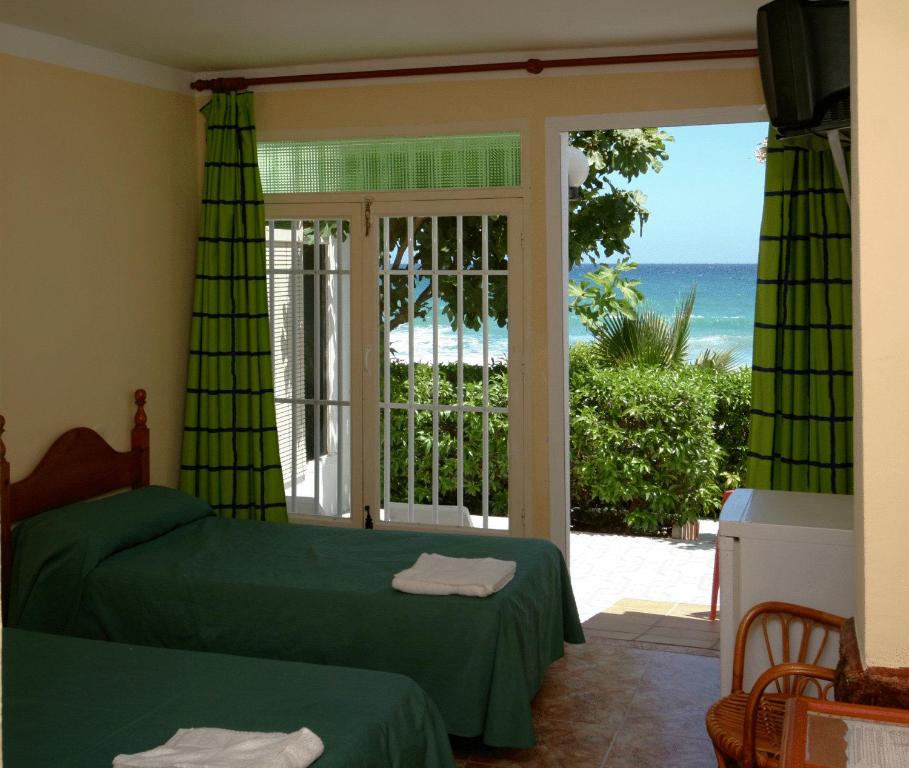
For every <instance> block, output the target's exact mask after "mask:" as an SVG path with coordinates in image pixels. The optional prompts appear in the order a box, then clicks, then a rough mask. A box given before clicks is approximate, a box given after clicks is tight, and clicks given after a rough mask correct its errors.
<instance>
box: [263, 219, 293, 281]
mask: <svg viewBox="0 0 909 768" xmlns="http://www.w3.org/2000/svg"><path fill="white" fill-rule="evenodd" d="M267 229H268V232H267V234H266V236H265V241H266V243H267V244H268V246H269V248H270V249H271V254H270V255H271V256H272V258H273V259H274V269H290V262H291V258H290V254H291V245H290V236H291V232H290V229H291V222H289V221H272V222H269V225H268V227H267Z"/></svg>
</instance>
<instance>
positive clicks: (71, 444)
mask: <svg viewBox="0 0 909 768" xmlns="http://www.w3.org/2000/svg"><path fill="white" fill-rule="evenodd" d="M147 421H148V419H147V417H146V415H145V390H144V389H137V390H136V415H135V418H134V419H133V429H132V444H131V447H130V449H129V450H128V451H115V450H114V449H113V448H111V447H110V445H108V443H107V441H106V440H105V439H104V438H103V437H101V435H99V434H98V433H97V432H95V431H94V430H93V429H88V428H87V427H76V428H75V429H70V430H69V431H67V432H64V433H63V434H62V435H60V437H58V438H57V439H56V440H55V441H54V444H53V445H52V446H51V447H50V448H49V449H48V451H47V453H45V454H44V456H43V458H42V459H41V461H39V462H38V465H37V466H36V467H35V468H34V469H33V470H32V472H31V474H29V475H28V476H27V477H25V478H23V479H22V480H19V481H17V482H15V483H11V482H10V481H9V476H10V473H9V462H8V461H7V460H6V446H5V445H4V444H3V432H4V429H5V427H6V420H5V419H4V418H3V417H2V416H0V547H2V594H3V623H4V624H6V616H7V609H8V599H9V586H10V584H9V582H10V575H11V567H12V551H11V550H10V532H11V530H12V526H13V523H16V522H19V521H20V520H25V519H26V518H29V517H32V516H33V515H37V514H40V513H41V512H44V511H46V510H48V509H54V508H56V507H62V506H65V505H66V504H74V503H75V502H77V501H84V500H85V499H90V498H93V497H94V496H100V495H102V494H104V493H109V492H111V491H116V490H119V489H120V488H127V487H132V488H141V487H142V486H145V485H148V482H149V480H148V475H149V462H148V445H149V443H148V426H146V423H147Z"/></svg>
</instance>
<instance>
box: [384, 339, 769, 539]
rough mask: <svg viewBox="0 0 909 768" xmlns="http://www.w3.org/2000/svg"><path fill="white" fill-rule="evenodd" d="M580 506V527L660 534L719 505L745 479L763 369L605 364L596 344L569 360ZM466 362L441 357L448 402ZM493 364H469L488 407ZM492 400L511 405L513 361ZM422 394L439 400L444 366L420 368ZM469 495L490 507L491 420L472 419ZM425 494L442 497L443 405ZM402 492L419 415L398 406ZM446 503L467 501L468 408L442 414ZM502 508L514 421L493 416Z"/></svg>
mask: <svg viewBox="0 0 909 768" xmlns="http://www.w3.org/2000/svg"><path fill="white" fill-rule="evenodd" d="M569 365H570V367H569V379H570V418H571V425H570V426H571V506H572V521H573V523H574V524H575V525H576V526H584V527H594V528H596V527H604V526H608V527H615V525H616V523H618V524H619V526H620V527H624V528H626V529H628V530H631V531H636V532H644V533H651V532H656V531H658V530H659V529H661V528H663V527H665V526H668V525H671V524H673V523H677V522H685V521H688V520H694V519H697V518H699V517H701V518H703V517H709V516H712V515H714V514H715V513H716V512H718V510H719V505H720V498H721V497H722V490H723V489H724V488H728V487H735V485H736V484H737V483H738V482H739V480H740V477H741V474H742V471H743V467H744V460H745V451H746V447H747V443H748V426H749V408H750V399H751V398H750V389H751V372H750V370H748V369H741V370H738V371H735V372H732V373H728V372H725V373H724V372H719V371H713V370H707V369H702V368H697V367H695V366H690V365H686V366H680V367H676V368H645V367H641V368H638V367H631V366H622V367H614V368H603V367H602V366H600V365H599V364H598V363H597V362H596V360H595V359H594V355H593V350H592V345H590V344H583V343H581V344H575V345H573V346H572V347H571V352H570V358H569ZM391 370H392V377H391V378H392V397H393V400H394V401H396V402H407V399H408V398H407V394H408V386H409V382H408V379H407V367H406V366H405V365H403V364H393V365H392V369H391ZM456 377H457V367H456V366H455V365H453V364H451V365H440V366H439V388H440V402H442V403H446V402H448V403H451V402H454V399H455V393H456V383H457V378H456ZM481 377H482V368H481V367H480V366H471V365H465V366H464V379H465V400H466V402H467V403H468V404H471V405H479V404H481V397H482V380H481ZM489 382H490V403H491V404H492V405H497V406H505V405H507V398H508V381H507V372H506V369H505V367H504V366H502V365H495V366H492V367H491V368H490V374H489ZM414 396H415V400H416V401H417V402H422V403H428V402H432V367H431V366H429V365H423V364H417V365H415V366H414ZM464 424H465V430H464V482H465V495H464V503H465V505H466V506H467V507H468V508H469V509H470V510H471V512H472V513H474V514H479V512H480V510H481V509H482V503H481V482H482V464H481V461H482V419H481V417H480V416H479V415H477V414H465V417H464ZM414 426H415V445H414V459H415V472H414V490H415V497H414V502H415V503H424V504H429V503H432V451H433V440H432V413H431V412H430V411H421V412H418V413H417V414H416V417H415V424H414ZM391 434H392V465H391V485H392V488H391V491H392V498H393V499H394V500H395V501H399V500H406V499H407V482H408V478H407V415H406V412H405V411H403V410H396V411H393V412H392V433H391ZM438 450H439V503H440V504H455V503H456V502H457V498H456V488H457V486H456V482H457V461H456V459H457V416H456V415H455V414H454V413H453V412H451V411H442V412H441V413H440V415H439V441H438ZM489 457H490V468H489V481H490V501H489V509H490V514H500V515H501V514H507V508H508V418H507V416H505V415H504V414H501V415H500V414H493V415H490V417H489Z"/></svg>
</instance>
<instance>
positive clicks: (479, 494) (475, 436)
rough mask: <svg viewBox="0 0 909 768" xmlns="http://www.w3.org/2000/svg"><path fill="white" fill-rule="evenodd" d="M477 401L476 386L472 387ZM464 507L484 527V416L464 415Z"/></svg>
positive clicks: (472, 522)
mask: <svg viewBox="0 0 909 768" xmlns="http://www.w3.org/2000/svg"><path fill="white" fill-rule="evenodd" d="M470 389H471V391H472V393H473V396H472V398H471V399H473V400H476V399H478V398H477V395H476V393H477V390H478V389H479V388H478V387H476V386H471V388H470ZM464 506H465V507H466V508H467V510H468V513H469V514H470V516H471V517H470V519H471V524H472V525H473V527H475V528H482V527H483V415H482V414H480V413H465V414H464Z"/></svg>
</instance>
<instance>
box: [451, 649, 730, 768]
mask: <svg viewBox="0 0 909 768" xmlns="http://www.w3.org/2000/svg"><path fill="white" fill-rule="evenodd" d="M621 643H622V641H608V640H605V639H601V640H598V641H595V642H589V643H586V644H584V645H577V646H571V645H568V646H566V648H565V657H564V658H562V659H560V660H559V661H557V662H556V663H555V664H553V665H552V666H551V667H550V669H549V671H548V672H547V674H546V679H545V681H544V683H543V686H542V687H541V689H540V692H539V693H538V694H537V697H536V699H535V700H534V704H533V714H534V727H535V730H536V733H537V742H538V743H537V746H536V747H533V748H532V749H493V748H489V747H485V746H483V745H482V744H480V743H479V742H478V741H477V740H471V741H468V740H456V741H454V747H455V757H456V760H457V761H459V762H458V763H457V764H458V766H459V767H460V766H464V767H465V768H480V766H483V767H484V768H489V767H491V766H499V767H500V768H507V767H511V766H530V767H532V768H533V767H538V768H561V767H562V766H564V768H588V767H589V768H650V767H651V766H654V767H655V766H661V768H704V767H705V766H706V767H707V768H709V767H710V766H712V765H713V764H714V758H713V752H712V747H711V745H710V740H709V739H708V737H707V733H706V731H705V729H704V715H705V713H706V711H707V708H708V706H709V705H710V704H711V703H713V701H714V700H715V699H716V698H717V697H718V696H719V686H720V680H719V661H718V659H716V658H708V657H704V656H700V655H690V654H686V653H676V652H669V651H660V650H643V649H640V648H633V647H628V646H627V645H623V644H621Z"/></svg>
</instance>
